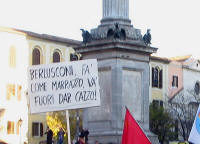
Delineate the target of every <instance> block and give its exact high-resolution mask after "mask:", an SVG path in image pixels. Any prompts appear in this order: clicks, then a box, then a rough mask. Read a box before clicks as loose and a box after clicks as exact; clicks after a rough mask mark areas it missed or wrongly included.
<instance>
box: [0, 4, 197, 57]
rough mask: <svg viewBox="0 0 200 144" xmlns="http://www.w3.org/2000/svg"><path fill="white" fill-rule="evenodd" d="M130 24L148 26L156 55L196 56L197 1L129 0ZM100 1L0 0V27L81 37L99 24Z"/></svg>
mask: <svg viewBox="0 0 200 144" xmlns="http://www.w3.org/2000/svg"><path fill="white" fill-rule="evenodd" d="M129 1H130V3H129V4H130V5H129V17H130V19H131V21H132V25H133V26H134V27H135V28H137V29H141V32H142V34H144V33H145V32H146V29H148V28H150V29H151V35H152V46H153V47H157V48H158V49H159V50H158V52H157V54H156V55H157V56H162V57H173V56H180V55H188V54H192V55H194V56H195V57H198V58H199V57H200V44H199V43H200V36H199V35H198V34H200V20H199V19H200V8H199V5H200V0H129ZM101 18H102V0H0V26H6V27H13V28H18V29H23V30H28V31H33V32H37V33H46V34H52V35H56V36H62V37H66V38H71V39H76V40H82V37H81V31H80V28H84V29H87V30H90V29H92V28H96V27H97V26H98V25H99V24H100V20H101Z"/></svg>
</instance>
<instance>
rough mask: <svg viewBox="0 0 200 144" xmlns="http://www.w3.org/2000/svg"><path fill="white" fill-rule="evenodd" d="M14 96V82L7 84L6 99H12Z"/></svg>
mask: <svg viewBox="0 0 200 144" xmlns="http://www.w3.org/2000/svg"><path fill="white" fill-rule="evenodd" d="M14 96H15V85H14V84H8V85H7V95H6V99H7V100H10V99H11V98H12V97H14Z"/></svg>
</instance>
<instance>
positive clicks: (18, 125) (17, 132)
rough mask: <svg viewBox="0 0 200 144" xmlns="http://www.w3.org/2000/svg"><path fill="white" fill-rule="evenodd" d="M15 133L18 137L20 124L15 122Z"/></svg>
mask: <svg viewBox="0 0 200 144" xmlns="http://www.w3.org/2000/svg"><path fill="white" fill-rule="evenodd" d="M16 129H17V131H16V134H17V135H19V131H20V122H19V121H18V122H17V127H16Z"/></svg>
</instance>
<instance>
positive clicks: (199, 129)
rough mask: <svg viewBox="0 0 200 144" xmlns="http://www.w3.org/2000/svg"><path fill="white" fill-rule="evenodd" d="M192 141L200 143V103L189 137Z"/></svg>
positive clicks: (196, 143) (195, 143)
mask: <svg viewBox="0 0 200 144" xmlns="http://www.w3.org/2000/svg"><path fill="white" fill-rule="evenodd" d="M188 141H189V142H190V143H194V144H200V105H199V108H198V110H197V114H196V117H195V120H194V123H193V126H192V130H191V131H190V135H189V138H188Z"/></svg>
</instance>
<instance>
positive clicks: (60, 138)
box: [58, 128, 65, 144]
mask: <svg viewBox="0 0 200 144" xmlns="http://www.w3.org/2000/svg"><path fill="white" fill-rule="evenodd" d="M64 134H65V132H64V130H63V128H60V130H59V132H58V144H63V142H64Z"/></svg>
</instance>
